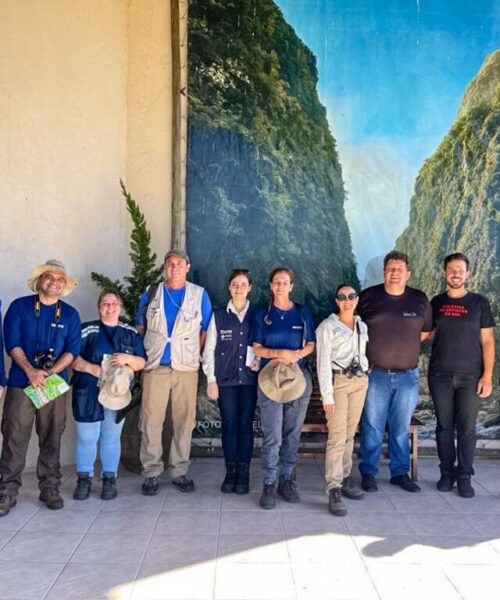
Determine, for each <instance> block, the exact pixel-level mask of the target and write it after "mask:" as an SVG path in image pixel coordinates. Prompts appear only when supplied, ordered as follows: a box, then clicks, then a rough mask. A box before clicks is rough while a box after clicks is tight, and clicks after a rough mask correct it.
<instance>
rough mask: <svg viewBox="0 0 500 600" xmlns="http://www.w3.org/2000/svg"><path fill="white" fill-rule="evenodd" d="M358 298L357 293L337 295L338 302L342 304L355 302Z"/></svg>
mask: <svg viewBox="0 0 500 600" xmlns="http://www.w3.org/2000/svg"><path fill="white" fill-rule="evenodd" d="M357 297H358V295H357V294H356V292H351V293H350V294H337V300H340V302H344V301H345V300H355V299H356V298H357Z"/></svg>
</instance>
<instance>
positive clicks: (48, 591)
mask: <svg viewBox="0 0 500 600" xmlns="http://www.w3.org/2000/svg"><path fill="white" fill-rule="evenodd" d="M66 508H68V507H66ZM101 511H102V506H101V507H100V508H99V510H98V511H97V513H96V514H95V516H94V518H93V519H92V521H91V522H90V523H89V524H88V526H87V529H86V530H85V531H84V532H83V533H82V534H81V536H82V537H81V538H80V541H79V542H78V543H77V544H76V546H75V547H74V548H73V552H71V554H70V555H69V556H68V557H67V559H66V562H65V565H64V566H63V568H62V569H61V570H60V571H59V573H58V575H57V577H56V578H55V579H54V581H53V582H52V585H51V586H50V587H49V589H48V590H47V592H46V593H45V595H44V596H43V599H42V600H44V599H45V598H46V597H47V596H48V595H49V594H50V591H51V590H52V588H53V587H54V586H55V584H56V583H57V581H58V579H59V577H60V576H61V574H62V573H63V572H64V571H65V569H66V567H67V566H68V565H69V564H70V561H71V558H72V556H73V555H74V554H75V552H76V551H77V549H78V547H79V546H80V544H81V543H82V541H83V540H84V538H85V536H86V535H87V533H88V532H89V530H90V528H91V527H92V525H93V523H94V522H95V520H96V519H97V517H98V516H99V515H100V513H101ZM31 533H33V532H31Z"/></svg>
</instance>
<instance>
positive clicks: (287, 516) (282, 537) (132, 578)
mask: <svg viewBox="0 0 500 600" xmlns="http://www.w3.org/2000/svg"><path fill="white" fill-rule="evenodd" d="M65 472H66V476H65V480H64V482H63V486H62V489H63V493H64V496H65V501H66V505H65V508H64V510H62V511H54V512H50V511H48V510H47V509H46V508H45V507H43V506H42V505H40V503H39V502H38V500H37V495H38V494H37V490H36V478H35V477H34V475H33V474H31V473H29V474H27V475H26V476H25V485H24V486H23V488H22V494H21V496H20V501H19V504H18V506H16V507H15V508H14V509H13V510H12V512H11V514H9V515H8V516H7V517H5V518H3V519H0V598H1V599H2V600H35V599H46V600H70V599H72V598H75V599H76V598H79V599H82V600H97V599H101V598H107V599H117V600H125V599H127V600H156V599H157V600H163V599H165V600H167V599H171V600H198V599H207V600H208V599H217V600H223V599H226V600H239V599H241V600H253V599H255V600H257V599H258V600H273V599H282V600H306V599H308V600H323V599H324V600H353V599H358V600H371V599H372V598H373V599H376V600H392V599H394V600H408V599H415V600H416V599H419V600H420V599H422V598H425V600H431V599H433V598H439V600H448V599H462V600H463V599H466V600H473V599H476V598H478V599H479V598H480V599H481V600H488V599H492V600H493V599H495V600H498V598H500V592H499V589H500V461H494V460H482V461H479V460H478V461H477V469H476V472H477V475H476V476H475V478H474V486H475V488H476V492H477V495H476V497H475V498H473V499H472V500H464V499H462V498H459V497H458V496H457V494H456V491H453V492H452V493H449V494H441V493H439V492H438V491H437V490H436V488H435V485H434V482H435V479H436V474H437V462H436V460H435V459H421V460H420V463H419V474H420V477H419V483H420V484H421V486H422V492H421V493H420V494H407V493H405V492H403V491H402V490H400V489H399V488H395V487H394V486H391V485H390V484H389V483H388V469H387V465H386V464H384V465H383V466H382V468H381V473H380V474H379V477H378V480H379V483H380V486H379V487H380V491H379V493H377V494H370V495H368V496H367V497H365V498H364V499H363V500H362V501H358V502H352V501H351V502H348V509H349V514H348V515H347V516H346V517H345V518H337V517H333V516H331V515H330V514H329V513H328V511H327V505H326V495H325V494H324V492H323V491H322V488H323V479H322V464H321V463H320V462H315V461H314V460H303V461H302V462H301V463H300V464H299V466H298V469H297V481H298V485H299V489H300V492H301V496H302V502H301V503H300V504H298V505H288V504H285V503H281V504H280V505H279V508H278V509H277V510H276V511H262V510H261V509H259V507H258V504H257V503H258V498H259V491H260V490H259V487H260V483H259V471H258V463H256V464H255V465H254V467H253V469H252V486H253V489H252V492H251V493H250V494H248V495H247V496H234V495H222V494H221V493H220V492H219V485H220V481H221V477H222V472H223V462H222V460H219V459H200V460H196V461H194V462H193V465H192V470H191V474H192V476H193V477H194V479H195V481H196V483H197V490H196V492H195V493H194V494H181V493H179V492H178V491H177V490H176V489H175V488H173V487H172V486H171V485H170V483H168V482H167V481H164V482H162V485H161V488H160V493H159V494H158V496H155V497H148V498H145V497H143V496H141V495H140V484H141V478H140V477H138V476H135V475H131V474H127V473H123V474H122V475H121V476H120V478H119V491H120V493H119V496H118V498H117V499H116V500H114V501H111V502H103V501H102V500H100V499H99V489H98V488H99V486H98V485H97V484H96V485H95V488H94V490H93V492H92V498H91V499H90V500H88V501H85V502H75V501H73V500H72V498H71V494H72V491H73V487H74V475H73V473H72V469H66V471H65Z"/></svg>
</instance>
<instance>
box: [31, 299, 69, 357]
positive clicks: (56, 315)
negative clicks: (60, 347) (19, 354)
mask: <svg viewBox="0 0 500 600" xmlns="http://www.w3.org/2000/svg"><path fill="white" fill-rule="evenodd" d="M61 312H62V311H61V305H60V304H59V300H58V301H57V303H56V309H55V312H54V319H53V321H52V323H51V327H50V341H49V349H50V348H53V349H54V350H55V344H54V342H55V338H56V335H57V330H58V327H57V326H58V325H59V321H60V320H61ZM40 313H41V302H40V296H39V295H38V294H37V295H36V296H35V318H36V329H35V352H36V353H37V354H38V352H39V350H40ZM53 325H55V327H53Z"/></svg>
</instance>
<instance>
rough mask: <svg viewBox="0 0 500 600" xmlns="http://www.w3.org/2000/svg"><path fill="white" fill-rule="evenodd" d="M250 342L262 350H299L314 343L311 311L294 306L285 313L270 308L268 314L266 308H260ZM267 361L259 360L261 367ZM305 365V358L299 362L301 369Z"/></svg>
mask: <svg viewBox="0 0 500 600" xmlns="http://www.w3.org/2000/svg"><path fill="white" fill-rule="evenodd" d="M266 321H267V322H266ZM304 327H305V332H304ZM252 341H253V342H256V343H257V344H261V345H262V346H264V348H278V349H285V350H300V349H301V348H302V347H303V346H304V343H306V342H315V341H316V333H315V329H314V321H313V318H312V315H311V311H310V310H309V308H308V307H307V306H305V305H297V304H294V305H293V307H292V308H291V309H290V310H287V311H282V310H278V309H277V308H276V307H275V306H272V307H271V310H269V313H268V307H267V306H261V307H260V308H259V310H257V312H256V313H255V318H254V321H253V326H252ZM269 360H270V359H268V358H261V365H262V366H264V365H266V364H267V363H268V362H269ZM306 363H307V358H302V359H300V360H299V365H300V366H301V367H303V366H304V365H305V364H306Z"/></svg>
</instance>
